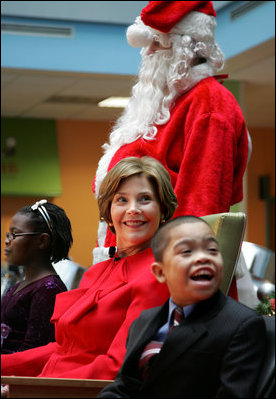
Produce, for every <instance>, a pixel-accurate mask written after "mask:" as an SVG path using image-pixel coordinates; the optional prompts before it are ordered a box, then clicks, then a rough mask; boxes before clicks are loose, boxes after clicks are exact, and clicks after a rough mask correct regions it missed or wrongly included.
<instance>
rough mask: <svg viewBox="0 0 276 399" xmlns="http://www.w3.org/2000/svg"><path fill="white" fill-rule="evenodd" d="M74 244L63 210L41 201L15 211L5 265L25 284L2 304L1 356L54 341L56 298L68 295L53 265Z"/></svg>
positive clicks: (69, 224)
mask: <svg viewBox="0 0 276 399" xmlns="http://www.w3.org/2000/svg"><path fill="white" fill-rule="evenodd" d="M72 242H73V239H72V234H71V223H70V220H69V219H68V217H67V215H66V213H65V212H64V210H63V209H62V208H60V207H58V206H57V205H55V204H52V203H48V202H47V201H46V200H41V201H38V202H37V203H36V204H34V205H33V206H25V207H23V208H22V209H20V210H19V211H18V212H17V213H16V214H15V215H14V216H13V217H12V219H11V221H10V231H9V232H8V233H6V240H5V249H4V253H5V257H6V261H7V263H8V264H9V265H13V266H23V268H24V275H25V277H24V280H22V281H19V282H18V283H17V284H15V285H14V286H12V287H11V288H10V289H9V290H8V291H7V293H6V294H5V295H4V297H3V298H2V303H1V308H2V312H1V353H6V354H9V353H14V352H19V351H24V350H27V349H31V348H34V347H37V346H41V345H46V344H48V343H49V342H52V341H55V329H54V325H53V324H52V323H50V318H51V316H52V313H53V310H54V304H55V299H56V295H57V294H59V293H61V292H64V291H67V288H66V286H65V284H64V283H63V282H62V280H61V279H60V277H59V276H58V274H57V273H56V271H55V269H54V267H53V265H52V263H56V262H58V261H60V260H62V259H66V258H67V257H68V252H69V249H70V247H71V245H72Z"/></svg>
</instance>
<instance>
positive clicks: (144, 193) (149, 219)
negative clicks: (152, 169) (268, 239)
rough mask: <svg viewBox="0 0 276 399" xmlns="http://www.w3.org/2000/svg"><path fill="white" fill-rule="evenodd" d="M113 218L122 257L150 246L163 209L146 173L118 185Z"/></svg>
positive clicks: (112, 207) (112, 213)
mask: <svg viewBox="0 0 276 399" xmlns="http://www.w3.org/2000/svg"><path fill="white" fill-rule="evenodd" d="M111 218H112V222H113V225H114V229H115V232H116V238H117V247H118V252H119V254H120V255H121V256H122V255H123V256H128V255H133V254H135V253H137V252H140V251H142V250H143V249H145V248H148V247H149V246H150V241H151V238H152V236H153V235H154V233H155V231H156V230H157V229H158V227H159V224H160V219H161V210H160V203H159V200H158V197H157V195H156V192H155V190H154V187H153V186H152V184H151V183H150V182H149V180H148V179H147V178H146V177H145V176H144V175H143V174H139V175H134V176H131V177H128V178H127V179H125V180H124V181H123V182H122V183H121V184H120V185H119V187H118V190H117V191H116V193H115V195H114V198H113V200H112V202H111Z"/></svg>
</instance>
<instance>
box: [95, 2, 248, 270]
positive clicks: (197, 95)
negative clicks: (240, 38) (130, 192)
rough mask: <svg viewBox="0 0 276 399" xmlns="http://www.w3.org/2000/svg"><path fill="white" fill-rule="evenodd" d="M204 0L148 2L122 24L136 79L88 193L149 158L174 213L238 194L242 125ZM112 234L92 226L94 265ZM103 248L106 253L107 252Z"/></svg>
mask: <svg viewBox="0 0 276 399" xmlns="http://www.w3.org/2000/svg"><path fill="white" fill-rule="evenodd" d="M215 17H216V12H215V10H214V8H213V5H212V2H211V1H150V2H149V4H148V5H147V6H146V7H145V8H144V9H143V10H142V12H141V15H140V16H139V17H137V18H136V20H135V23H134V24H133V25H131V26H130V27H129V28H128V29H127V40H128V42H129V44H130V45H132V46H134V47H142V50H141V57H142V64H141V68H140V71H139V75H138V81H137V83H136V84H135V86H134V87H133V89H132V96H131V99H130V101H129V104H128V106H127V107H126V108H125V110H124V112H123V114H122V115H121V117H120V118H119V119H118V121H117V123H116V125H115V126H114V128H113V130H112V132H111V134H110V139H109V143H106V144H104V146H103V148H104V151H105V153H104V155H103V156H102V158H101V159H100V162H99V165H98V170H97V173H96V178H95V180H94V192H95V195H96V196H97V195H98V190H99V186H100V184H101V181H102V179H103V178H104V176H105V175H106V173H107V171H109V170H110V169H111V168H112V167H113V166H114V165H115V164H116V163H117V162H118V161H120V160H121V159H122V158H125V157H129V156H138V157H142V156H145V155H147V156H151V157H154V158H156V159H158V160H159V161H160V162H161V163H162V164H163V165H164V166H165V167H166V169H167V170H168V172H169V173H170V176H171V181H172V184H173V187H174V190H175V193H176V196H177V199H178V204H179V205H178V208H177V210H176V212H175V215H174V216H179V215H185V214H193V215H196V216H204V215H207V214H215V213H220V212H228V211H229V209H230V206H231V205H233V204H235V203H238V202H240V201H241V200H242V198H243V184H242V180H243V175H244V172H245V168H246V163H247V156H248V136H247V129H246V125H245V121H244V117H243V114H242V112H241V109H240V107H239V105H238V103H237V101H236V99H235V98H234V96H233V95H232V94H231V93H230V92H229V91H228V90H227V89H226V88H225V87H224V86H223V84H222V82H221V76H220V77H219V76H217V75H216V74H217V73H218V72H219V71H220V70H221V69H222V68H223V65H224V56H223V53H222V52H221V50H220V48H219V46H218V44H217V43H216V42H215V35H214V32H215V27H216V20H215ZM115 246H116V239H115V235H114V234H113V233H111V231H109V230H108V227H107V225H106V223H105V222H103V221H101V222H100V223H99V230H98V247H97V248H95V249H94V251H93V257H94V263H97V262H99V261H102V260H103V259H105V258H106V257H108V254H109V253H110V252H112V254H113V253H114V250H113V248H114V247H115ZM110 247H111V248H112V250H110Z"/></svg>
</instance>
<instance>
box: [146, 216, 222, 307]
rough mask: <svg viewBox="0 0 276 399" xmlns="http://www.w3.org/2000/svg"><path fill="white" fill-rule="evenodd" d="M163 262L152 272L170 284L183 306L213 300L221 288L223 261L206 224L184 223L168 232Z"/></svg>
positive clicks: (174, 299)
mask: <svg viewBox="0 0 276 399" xmlns="http://www.w3.org/2000/svg"><path fill="white" fill-rule="evenodd" d="M167 234H168V238H167V240H168V244H167V246H166V248H165V250H164V252H163V258H162V262H155V263H154V264H153V265H152V271H153V273H154V274H155V276H156V278H157V280H158V281H159V282H161V283H163V282H166V284H167V285H168V288H169V290H170V293H171V296H172V299H173V301H174V302H175V303H176V304H177V305H179V306H182V307H183V306H186V305H190V304H193V303H196V302H199V301H203V300H205V299H208V298H210V297H211V296H212V295H213V294H214V293H215V292H216V291H217V290H218V288H219V285H220V282H221V278H222V267H223V260H222V256H221V253H220V251H219V247H218V243H217V240H216V238H215V235H214V233H213V231H212V229H211V227H209V226H208V225H207V224H206V223H204V222H201V221H199V222H196V223H183V224H181V225H178V226H175V227H173V228H172V229H171V230H170V231H168V233H167Z"/></svg>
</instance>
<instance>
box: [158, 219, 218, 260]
mask: <svg viewBox="0 0 276 399" xmlns="http://www.w3.org/2000/svg"><path fill="white" fill-rule="evenodd" d="M200 222H202V223H205V224H207V226H209V227H210V229H211V226H210V225H209V223H207V222H206V220H204V219H202V218H200V217H197V216H194V215H185V216H179V217H177V218H174V219H171V220H169V221H168V222H166V223H164V224H162V225H161V227H160V228H159V229H158V230H157V231H156V233H155V234H154V236H153V237H152V240H151V247H152V252H153V255H154V259H155V261H156V262H162V259H163V253H164V250H165V248H166V246H167V244H168V242H169V236H168V233H169V232H170V231H171V229H172V228H173V227H176V226H179V225H181V224H185V223H200Z"/></svg>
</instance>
